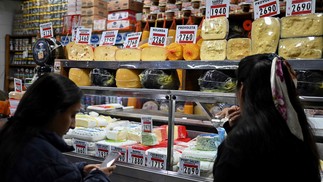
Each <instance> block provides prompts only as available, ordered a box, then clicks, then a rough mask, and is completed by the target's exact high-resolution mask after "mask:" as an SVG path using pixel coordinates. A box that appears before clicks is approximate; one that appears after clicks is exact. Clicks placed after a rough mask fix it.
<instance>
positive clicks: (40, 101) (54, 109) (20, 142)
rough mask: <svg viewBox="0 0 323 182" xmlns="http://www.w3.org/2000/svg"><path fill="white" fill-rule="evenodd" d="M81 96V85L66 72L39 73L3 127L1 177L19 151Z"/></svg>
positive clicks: (6, 171)
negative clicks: (66, 74) (40, 74)
mask: <svg viewBox="0 0 323 182" xmlns="http://www.w3.org/2000/svg"><path fill="white" fill-rule="evenodd" d="M82 95H83V94H82V91H81V90H80V88H79V87H78V86H77V85H76V84H75V83H74V82H73V81H71V80H70V79H68V78H67V77H65V76H63V75H59V74H55V73H47V74H44V75H42V76H40V77H39V78H38V79H37V80H36V81H35V82H34V83H33V84H32V85H31V86H30V87H29V88H28V89H27V91H26V92H25V93H24V95H23V97H22V98H21V100H20V102H19V104H18V106H17V109H16V111H15V113H14V116H13V117H11V118H9V120H8V122H7V123H6V124H5V125H4V126H3V128H2V129H1V130H0V151H1V152H0V163H1V164H2V165H1V167H0V176H5V175H6V174H8V170H10V168H11V167H13V165H14V164H15V162H16V161H15V159H16V158H17V157H16V156H17V155H19V151H21V150H22V149H23V147H24V145H25V144H26V143H27V142H28V141H29V140H30V139H31V138H32V137H34V136H37V135H38V134H39V133H40V132H41V131H43V130H46V126H48V125H49V124H50V123H51V122H52V121H53V119H54V117H55V116H56V114H57V113H59V112H64V111H65V110H66V109H68V108H69V107H70V106H72V105H74V104H77V103H78V102H80V101H81V98H82ZM4 164H5V165H4Z"/></svg>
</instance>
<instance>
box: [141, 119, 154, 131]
mask: <svg viewBox="0 0 323 182" xmlns="http://www.w3.org/2000/svg"><path fill="white" fill-rule="evenodd" d="M141 126H142V130H141V131H142V132H146V133H151V132H152V131H153V119H152V117H141Z"/></svg>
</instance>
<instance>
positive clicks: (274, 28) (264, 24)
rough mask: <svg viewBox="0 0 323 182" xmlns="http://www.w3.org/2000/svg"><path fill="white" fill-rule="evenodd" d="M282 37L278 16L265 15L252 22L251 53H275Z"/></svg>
mask: <svg viewBox="0 0 323 182" xmlns="http://www.w3.org/2000/svg"><path fill="white" fill-rule="evenodd" d="M279 37H280V22H279V19H278V18H273V17H265V18H259V19H257V20H255V21H253V22H252V30H251V53H252V54H260V53H275V52H276V50H277V47H278V41H279Z"/></svg>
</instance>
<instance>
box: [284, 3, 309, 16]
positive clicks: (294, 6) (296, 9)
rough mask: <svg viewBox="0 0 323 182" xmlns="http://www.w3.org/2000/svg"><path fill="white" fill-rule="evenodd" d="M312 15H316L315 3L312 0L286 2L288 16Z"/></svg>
mask: <svg viewBox="0 0 323 182" xmlns="http://www.w3.org/2000/svg"><path fill="white" fill-rule="evenodd" d="M314 1H315V0H314ZM310 13H315V2H313V1H312V0H290V1H287V2H286V16H291V15H303V14H310Z"/></svg>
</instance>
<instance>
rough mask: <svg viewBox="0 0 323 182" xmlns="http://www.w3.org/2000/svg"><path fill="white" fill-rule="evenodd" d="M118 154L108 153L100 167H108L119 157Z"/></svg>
mask: <svg viewBox="0 0 323 182" xmlns="http://www.w3.org/2000/svg"><path fill="white" fill-rule="evenodd" d="M120 155H121V154H120V152H110V153H109V154H108V155H107V156H106V157H105V159H104V161H103V162H102V164H101V167H110V166H112V164H113V163H114V162H115V161H116V160H117V159H118V158H119V157H120Z"/></svg>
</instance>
